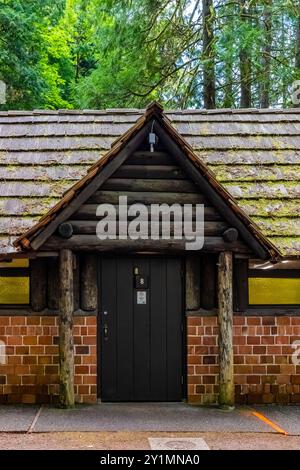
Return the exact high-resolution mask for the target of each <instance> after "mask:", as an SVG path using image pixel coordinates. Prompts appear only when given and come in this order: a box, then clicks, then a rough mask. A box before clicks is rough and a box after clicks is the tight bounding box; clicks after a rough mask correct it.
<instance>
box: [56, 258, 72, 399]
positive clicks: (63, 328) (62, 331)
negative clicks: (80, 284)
mask: <svg viewBox="0 0 300 470" xmlns="http://www.w3.org/2000/svg"><path fill="white" fill-rule="evenodd" d="M73 315H74V285H73V253H72V251H70V250H68V249H62V250H61V252H60V256H59V365H60V374H59V401H60V406H61V407H63V408H70V407H73V406H74V403H75V397H74V338H73Z"/></svg>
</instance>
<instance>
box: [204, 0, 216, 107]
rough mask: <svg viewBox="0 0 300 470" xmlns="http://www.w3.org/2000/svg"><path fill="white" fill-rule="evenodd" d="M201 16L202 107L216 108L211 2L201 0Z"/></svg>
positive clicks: (213, 21)
mask: <svg viewBox="0 0 300 470" xmlns="http://www.w3.org/2000/svg"><path fill="white" fill-rule="evenodd" d="M202 14H203V48H202V59H203V101H204V107H205V108H207V109H212V108H215V107H216V90H215V88H216V87H215V51H214V23H215V11H214V7H213V0H202Z"/></svg>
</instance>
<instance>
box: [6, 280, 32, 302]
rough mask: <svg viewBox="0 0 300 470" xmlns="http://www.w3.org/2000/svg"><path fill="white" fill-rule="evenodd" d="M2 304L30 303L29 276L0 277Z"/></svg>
mask: <svg viewBox="0 0 300 470" xmlns="http://www.w3.org/2000/svg"><path fill="white" fill-rule="evenodd" d="M0 304H8V305H9V304H12V305H15V304H25V305H26V304H29V277H2V276H1V277H0Z"/></svg>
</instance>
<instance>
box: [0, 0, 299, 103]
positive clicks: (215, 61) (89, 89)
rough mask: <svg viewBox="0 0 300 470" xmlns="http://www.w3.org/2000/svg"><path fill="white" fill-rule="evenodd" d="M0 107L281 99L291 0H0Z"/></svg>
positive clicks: (290, 54) (294, 10)
mask: <svg viewBox="0 0 300 470" xmlns="http://www.w3.org/2000/svg"><path fill="white" fill-rule="evenodd" d="M0 80H1V81H2V82H4V83H5V84H6V101H5V102H3V101H2V104H0V109H3V110H5V109H33V108H48V109H58V108H109V107H110V108H112V107H144V106H145V105H146V104H147V103H149V102H150V101H151V100H153V99H157V100H158V101H160V102H161V103H162V104H163V105H165V106H166V107H168V108H187V107H192V108H193V107H194V108H195V107H197V108H202V107H205V108H240V107H242V108H249V107H263V108H267V107H290V106H293V103H292V100H291V96H292V92H293V83H294V82H295V81H296V80H300V0H232V1H231V0H0Z"/></svg>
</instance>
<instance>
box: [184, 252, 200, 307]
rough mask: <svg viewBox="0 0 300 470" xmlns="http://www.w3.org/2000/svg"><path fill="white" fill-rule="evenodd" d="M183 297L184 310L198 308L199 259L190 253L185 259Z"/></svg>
mask: <svg viewBox="0 0 300 470" xmlns="http://www.w3.org/2000/svg"><path fill="white" fill-rule="evenodd" d="M185 299H186V301H185V303H186V310H197V309H199V308H200V260H199V257H198V256H195V255H191V254H187V255H186V261H185Z"/></svg>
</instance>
